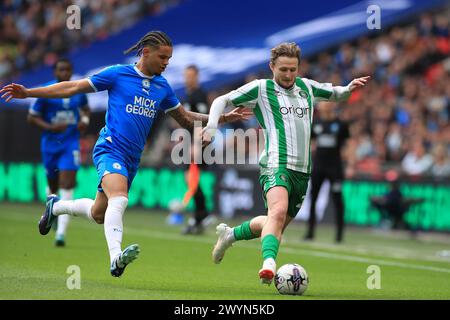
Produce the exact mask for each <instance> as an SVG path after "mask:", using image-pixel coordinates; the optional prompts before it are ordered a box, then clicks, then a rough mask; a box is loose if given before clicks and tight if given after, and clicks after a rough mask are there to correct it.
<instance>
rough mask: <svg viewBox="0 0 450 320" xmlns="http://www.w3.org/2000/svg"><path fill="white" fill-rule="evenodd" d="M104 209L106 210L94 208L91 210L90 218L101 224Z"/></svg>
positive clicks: (103, 219)
mask: <svg viewBox="0 0 450 320" xmlns="http://www.w3.org/2000/svg"><path fill="white" fill-rule="evenodd" d="M105 211H106V210H99V209H94V208H93V210H92V218H93V219H94V221H95V222H96V223H97V224H103V223H104V222H105Z"/></svg>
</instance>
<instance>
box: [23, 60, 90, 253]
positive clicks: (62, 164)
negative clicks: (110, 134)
mask: <svg viewBox="0 0 450 320" xmlns="http://www.w3.org/2000/svg"><path fill="white" fill-rule="evenodd" d="M72 69H73V68H72V63H71V62H70V61H69V60H68V59H59V60H58V61H57V62H56V63H55V66H54V75H55V78H56V80H54V81H51V82H49V83H47V85H52V84H55V83H59V82H62V81H69V80H70V78H71V77H72V71H73V70H72ZM89 114H90V112H89V107H88V101H87V97H86V95H85V94H84V93H80V94H77V95H74V96H72V97H70V98H64V99H62V98H51V99H50V98H39V99H37V100H36V101H35V102H34V103H33V104H32V105H31V107H30V109H29V114H28V118H27V120H28V122H29V123H31V124H33V125H35V126H37V127H39V128H40V129H42V130H43V132H42V137H41V155H42V162H43V164H44V167H45V173H46V176H47V183H48V189H47V196H49V195H50V194H58V193H59V195H60V197H61V199H62V200H72V198H73V190H74V188H75V182H76V174H77V170H78V168H79V167H80V132H83V131H84V130H86V128H87V126H88V125H89ZM69 221H70V216H69V215H67V214H64V215H60V216H58V221H57V229H56V239H55V245H56V246H64V245H65V236H66V231H67V227H68V224H69Z"/></svg>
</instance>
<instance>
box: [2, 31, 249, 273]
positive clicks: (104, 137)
mask: <svg viewBox="0 0 450 320" xmlns="http://www.w3.org/2000/svg"><path fill="white" fill-rule="evenodd" d="M172 47H173V46H172V41H171V40H170V38H169V37H168V36H167V35H166V34H165V33H164V32H161V31H150V32H148V33H147V34H145V35H144V36H143V37H142V38H141V39H140V40H139V41H138V42H137V43H136V44H135V45H133V46H132V47H130V48H129V49H128V50H126V51H125V52H124V53H125V54H128V53H130V52H136V53H137V56H138V61H137V63H136V64H134V65H115V66H110V67H108V68H105V69H104V70H102V71H101V72H99V73H97V74H95V75H93V76H91V77H89V78H85V79H81V80H76V81H64V82H60V83H57V84H53V85H51V86H47V87H39V88H31V89H28V88H25V87H24V86H22V85H20V84H15V83H12V84H9V85H6V86H4V87H3V88H2V89H1V90H0V93H3V94H2V98H4V99H5V100H6V101H9V100H11V99H13V98H16V99H23V98H27V97H40V98H67V97H71V96H74V95H76V94H80V93H88V92H96V91H103V90H107V91H108V95H109V98H108V110H107V113H106V124H105V127H104V128H102V129H101V131H100V136H99V139H98V141H97V143H96V145H95V147H94V152H93V160H94V164H95V166H96V168H97V172H98V182H97V188H98V190H97V194H96V197H95V200H92V199H87V198H83V199H77V200H72V201H67V200H62V199H59V198H58V197H57V196H56V195H52V196H50V197H48V200H47V205H46V209H45V212H44V214H43V215H42V217H41V219H40V221H39V225H38V226H39V232H40V233H41V234H42V235H45V234H47V233H48V232H49V230H50V227H51V224H52V222H53V221H54V220H55V219H56V217H58V216H60V215H64V214H69V215H73V216H82V217H85V218H87V219H89V220H91V221H94V222H96V223H99V224H103V225H104V232H105V238H106V242H107V245H108V249H109V256H110V264H109V271H110V273H111V275H112V276H114V277H120V276H121V275H122V274H123V272H124V270H125V267H126V266H127V265H128V264H129V263H131V262H132V261H134V260H135V259H136V258H137V257H138V255H139V253H140V248H139V245H138V244H132V245H129V246H127V247H126V248H125V249H124V250H122V237H123V214H124V212H125V209H126V207H127V205H128V190H129V188H130V187H131V184H132V181H133V178H134V176H135V175H136V172H137V169H138V166H139V161H140V157H141V153H142V151H143V149H144V145H145V143H146V141H147V137H148V135H149V132H150V129H151V127H152V125H153V124H154V122H155V121H157V115H158V111H162V112H164V113H166V114H169V115H170V116H171V117H172V118H174V119H175V120H176V121H177V122H178V123H179V124H180V125H181V126H182V127H183V128H186V129H189V130H193V128H194V122H195V121H198V122H200V123H201V124H202V125H206V123H207V122H208V115H205V114H200V113H195V112H191V111H187V110H185V109H184V107H183V106H182V105H181V103H180V102H179V100H178V99H177V97H176V96H175V94H174V93H173V90H172V88H171V87H170V85H169V84H168V82H167V80H166V79H165V78H164V77H163V76H162V75H161V73H162V72H164V70H165V69H166V67H167V66H168V64H169V60H170V58H171V57H172V49H173V48H172ZM159 113H161V112H159ZM251 115H252V113H251V112H250V111H248V110H245V109H244V108H235V109H234V110H232V111H230V112H228V113H226V114H223V115H222V116H221V117H220V120H219V122H220V123H224V122H232V121H238V120H245V119H248V118H249V117H250V116H251Z"/></svg>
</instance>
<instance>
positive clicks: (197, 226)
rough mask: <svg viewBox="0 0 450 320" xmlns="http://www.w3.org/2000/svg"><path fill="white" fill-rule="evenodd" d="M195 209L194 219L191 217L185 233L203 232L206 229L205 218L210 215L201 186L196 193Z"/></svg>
mask: <svg viewBox="0 0 450 320" xmlns="http://www.w3.org/2000/svg"><path fill="white" fill-rule="evenodd" d="M194 202H195V211H194V217H193V219H189V222H188V225H187V226H186V228H185V229H184V231H183V233H184V234H201V233H203V231H204V226H203V220H204V219H205V218H206V217H207V216H208V211H207V209H206V202H205V195H204V193H203V191H202V189H201V187H200V186H198V188H197V191H196V192H195V193H194Z"/></svg>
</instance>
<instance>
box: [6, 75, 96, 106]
mask: <svg viewBox="0 0 450 320" xmlns="http://www.w3.org/2000/svg"><path fill="white" fill-rule="evenodd" d="M88 92H94V89H93V88H92V87H91V85H90V84H89V81H88V80H87V79H82V80H74V81H62V82H58V83H55V84H52V85H50V86H47V87H38V88H31V89H29V88H26V87H24V86H23V85H20V84H17V83H11V84H8V85H6V86H4V87H3V88H2V89H0V94H2V96H1V97H2V98H3V99H5V101H6V102H8V101H10V100H11V99H14V98H15V99H25V98H29V97H34V98H68V97H71V96H73V95H75V94H78V93H88Z"/></svg>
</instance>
